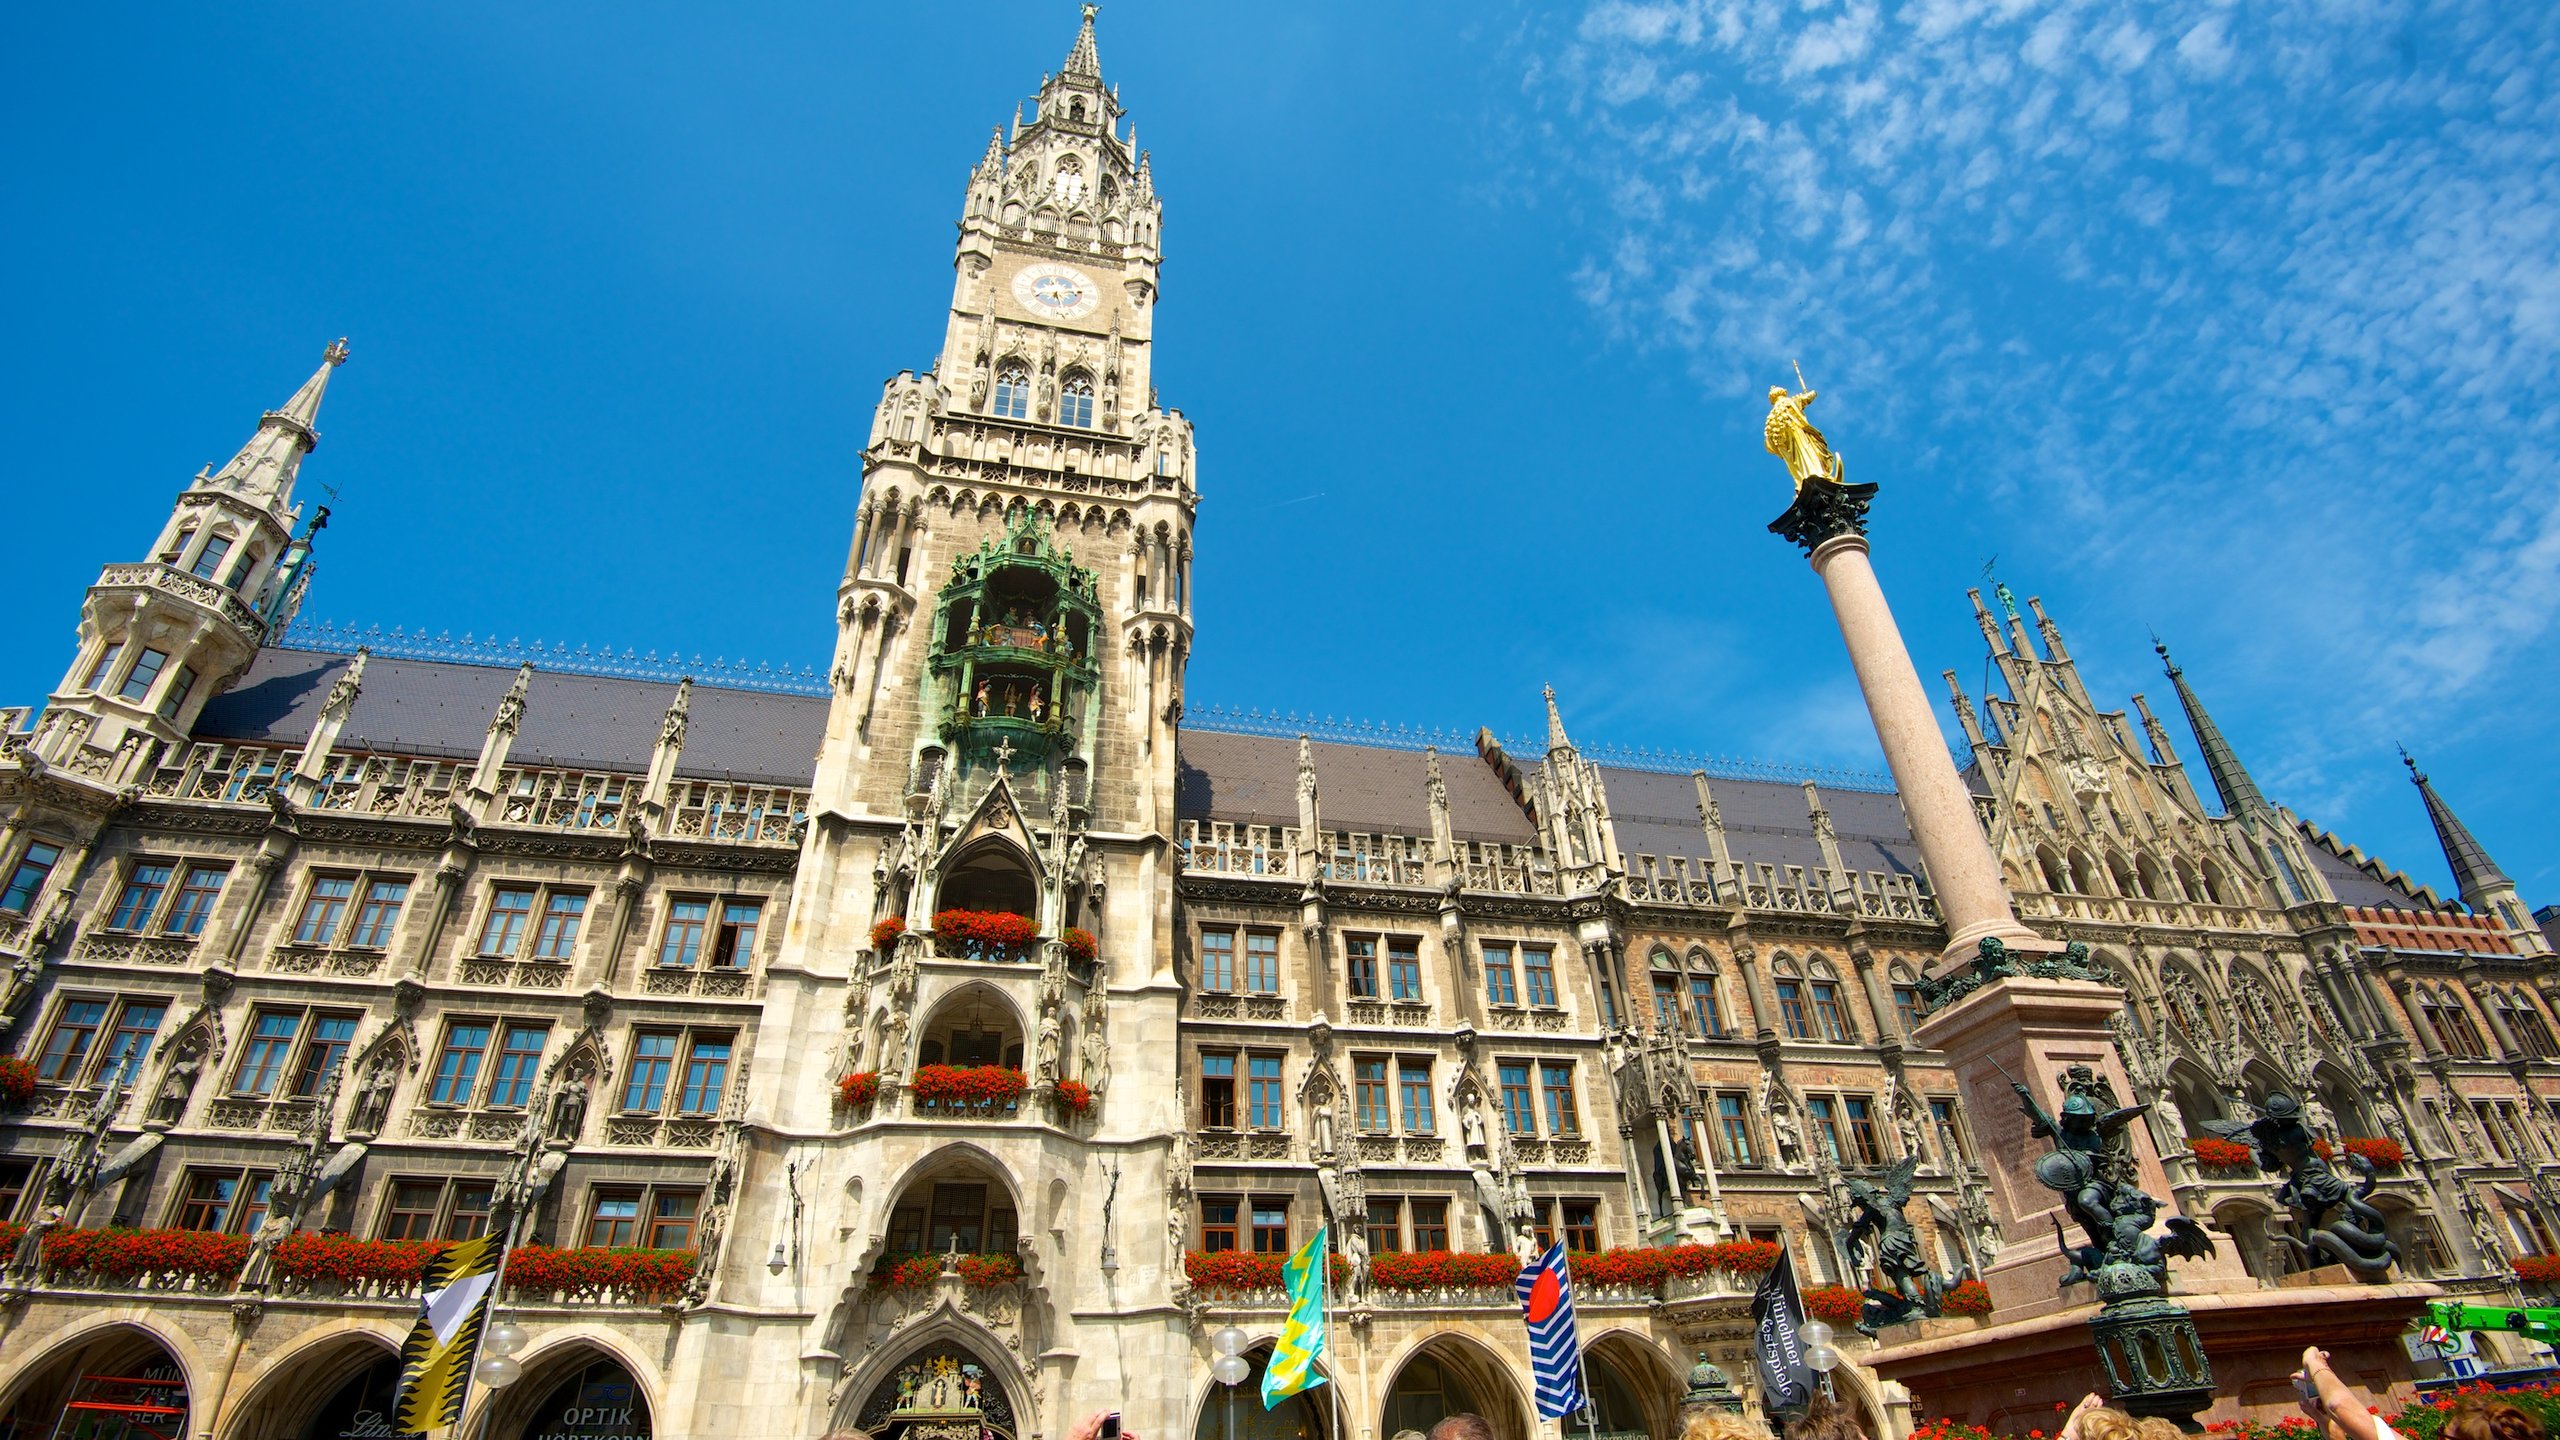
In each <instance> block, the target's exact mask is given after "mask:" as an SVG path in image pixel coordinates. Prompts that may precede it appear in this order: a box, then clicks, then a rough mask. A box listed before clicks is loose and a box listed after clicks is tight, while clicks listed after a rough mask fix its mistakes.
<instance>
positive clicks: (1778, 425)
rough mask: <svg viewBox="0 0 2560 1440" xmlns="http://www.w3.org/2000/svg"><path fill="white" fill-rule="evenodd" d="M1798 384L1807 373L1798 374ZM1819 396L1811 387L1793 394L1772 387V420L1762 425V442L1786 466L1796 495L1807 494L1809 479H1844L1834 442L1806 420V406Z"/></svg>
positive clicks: (1800, 383)
mask: <svg viewBox="0 0 2560 1440" xmlns="http://www.w3.org/2000/svg"><path fill="white" fill-rule="evenodd" d="M1796 383H1797V384H1799V385H1803V384H1804V371H1803V370H1802V369H1798V370H1797V371H1796ZM1818 394H1819V392H1818V391H1815V390H1814V389H1812V388H1811V387H1810V386H1808V387H1806V388H1805V389H1802V390H1797V391H1793V392H1790V391H1789V390H1788V389H1787V387H1786V386H1784V385H1772V386H1770V387H1769V418H1768V419H1767V420H1765V421H1763V422H1761V426H1760V440H1761V444H1762V445H1763V446H1765V447H1766V448H1767V449H1768V451H1769V453H1770V454H1772V455H1775V456H1777V457H1778V458H1779V459H1780V460H1781V461H1784V462H1785V463H1786V467H1787V474H1788V475H1790V476H1791V477H1793V478H1794V480H1795V482H1796V492H1797V493H1798V494H1802V493H1803V492H1804V487H1805V482H1806V481H1808V480H1812V481H1822V482H1827V483H1829V484H1833V485H1839V484H1843V483H1845V482H1844V481H1843V480H1842V479H1841V467H1840V457H1839V456H1838V455H1836V454H1834V453H1832V449H1831V442H1830V441H1828V440H1826V439H1824V438H1823V436H1822V432H1821V431H1820V430H1817V429H1815V428H1814V424H1813V422H1812V421H1811V420H1809V419H1807V418H1806V417H1805V413H1804V412H1805V407H1807V406H1809V405H1811V404H1812V403H1813V402H1814V400H1815V398H1816V396H1817V395H1818Z"/></svg>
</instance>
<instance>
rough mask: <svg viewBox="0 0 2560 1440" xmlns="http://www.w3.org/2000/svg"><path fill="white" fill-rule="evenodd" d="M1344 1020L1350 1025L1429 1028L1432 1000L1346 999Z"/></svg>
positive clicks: (1406, 1028)
mask: <svg viewBox="0 0 2560 1440" xmlns="http://www.w3.org/2000/svg"><path fill="white" fill-rule="evenodd" d="M1342 1015H1343V1022H1344V1023H1345V1024H1350V1025H1386V1026H1392V1027H1394V1028H1396V1029H1398V1030H1415V1029H1428V1028H1429V1027H1430V1025H1431V1002H1430V1001H1428V1000H1346V1001H1344V1002H1343V1005H1342Z"/></svg>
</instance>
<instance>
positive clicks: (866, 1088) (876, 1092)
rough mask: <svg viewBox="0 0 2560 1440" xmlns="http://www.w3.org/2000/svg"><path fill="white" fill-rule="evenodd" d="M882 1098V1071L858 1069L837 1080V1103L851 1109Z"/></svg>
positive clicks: (856, 1108) (857, 1108) (859, 1107)
mask: <svg viewBox="0 0 2560 1440" xmlns="http://www.w3.org/2000/svg"><path fill="white" fill-rule="evenodd" d="M879 1098H880V1072H879V1071H877V1070H856V1071H854V1072H853V1073H852V1074H850V1075H847V1076H846V1077H844V1078H843V1079H841V1080H839V1081H837V1082H836V1103H837V1104H839V1105H842V1106H844V1107H845V1108H846V1109H849V1110H859V1109H861V1108H862V1107H863V1106H865V1105H868V1104H870V1103H871V1102H872V1101H874V1100H877V1099H879Z"/></svg>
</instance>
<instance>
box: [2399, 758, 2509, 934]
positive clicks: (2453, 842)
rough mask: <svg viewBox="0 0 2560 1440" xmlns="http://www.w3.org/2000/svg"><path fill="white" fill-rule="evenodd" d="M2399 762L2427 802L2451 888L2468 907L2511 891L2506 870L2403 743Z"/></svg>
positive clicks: (2481, 905)
mask: <svg viewBox="0 0 2560 1440" xmlns="http://www.w3.org/2000/svg"><path fill="white" fill-rule="evenodd" d="M2400 763H2401V764H2403V765H2406V766H2408V767H2409V778H2410V780H2411V781H2412V782H2414V783H2415V784H2416V785H2417V787H2418V795H2419V797H2420V798H2421V799H2423V800H2425V801H2426V802H2427V819H2428V820H2429V821H2430V822H2431V823H2433V824H2434V826H2435V827H2436V843H2437V844H2439V845H2441V846H2443V847H2444V863H2445V864H2446V865H2448V866H2451V867H2452V869H2453V885H2454V889H2456V890H2457V891H2459V892H2460V893H2461V895H2462V902H2463V903H2464V904H2466V905H2469V906H2470V907H2471V908H2472V909H2474V910H2482V911H2485V910H2488V909H2489V908H2490V901H2491V899H2492V897H2493V896H2494V894H2495V892H2497V891H2501V890H2505V891H2512V890H2514V889H2515V888H2516V882H2514V881H2513V880H2510V879H2508V878H2507V872H2506V871H2504V870H2501V869H2499V868H2498V862H2497V861H2495V860H2492V859H2490V858H2489V850H2488V847H2487V846H2484V845H2482V844H2481V843H2480V842H2479V841H2478V840H2477V839H2475V838H2473V836H2472V834H2471V829H2470V827H2469V826H2466V825H2464V824H2463V823H2462V817H2461V816H2459V815H2456V814H2454V813H2453V807H2452V806H2450V805H2447V804H2446V803H2444V797H2443V796H2441V795H2439V794H2437V793H2436V787H2435V784H2434V782H2432V781H2430V780H2429V779H2427V772H2426V771H2424V770H2421V769H2419V768H2418V762H2417V760H2416V759H2415V758H2413V757H2412V756H2411V755H2410V754H2409V750H2408V747H2406V746H2402V747H2401V749H2400Z"/></svg>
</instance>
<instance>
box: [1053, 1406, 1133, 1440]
mask: <svg viewBox="0 0 2560 1440" xmlns="http://www.w3.org/2000/svg"><path fill="white" fill-rule="evenodd" d="M1118 1413H1119V1412H1118V1411H1116V1410H1096V1411H1094V1412H1093V1413H1092V1414H1090V1415H1087V1416H1086V1417H1084V1422H1083V1423H1082V1424H1080V1425H1078V1426H1076V1428H1074V1429H1073V1430H1070V1431H1068V1432H1067V1440H1101V1435H1102V1422H1103V1421H1105V1420H1108V1419H1110V1418H1111V1417H1112V1416H1114V1415H1116V1414H1118ZM1120 1440H1138V1432H1137V1431H1135V1430H1122V1431H1121V1432H1120Z"/></svg>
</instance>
